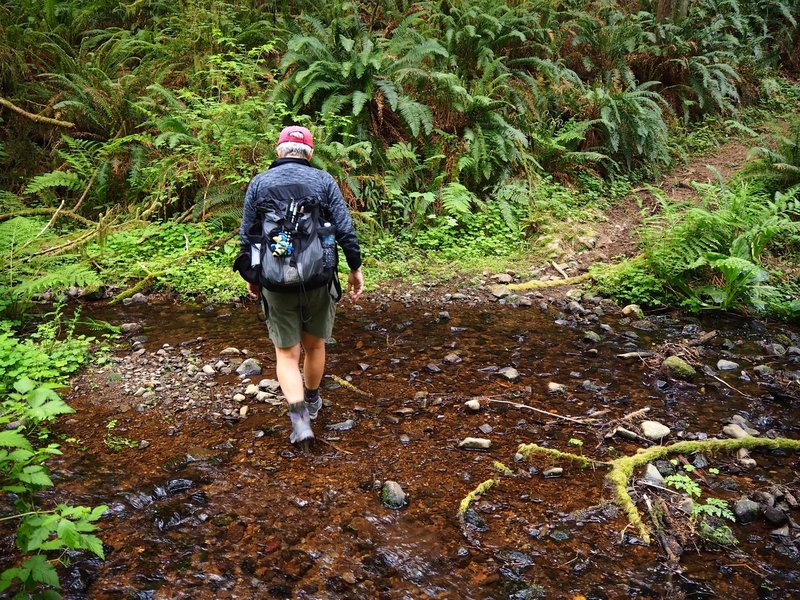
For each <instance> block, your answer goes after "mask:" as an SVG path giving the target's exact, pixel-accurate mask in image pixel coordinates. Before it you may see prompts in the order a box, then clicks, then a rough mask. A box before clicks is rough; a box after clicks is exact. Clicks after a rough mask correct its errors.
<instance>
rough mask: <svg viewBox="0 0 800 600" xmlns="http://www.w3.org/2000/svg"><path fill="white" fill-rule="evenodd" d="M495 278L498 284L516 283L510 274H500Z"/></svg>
mask: <svg viewBox="0 0 800 600" xmlns="http://www.w3.org/2000/svg"><path fill="white" fill-rule="evenodd" d="M494 278H495V281H497V283H511V282H512V281H514V278H513V277H512V276H511V275H509V274H508V273H499V274H498V275H495V276H494Z"/></svg>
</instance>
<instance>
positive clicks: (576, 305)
mask: <svg viewBox="0 0 800 600" xmlns="http://www.w3.org/2000/svg"><path fill="white" fill-rule="evenodd" d="M567 312H568V313H571V314H573V315H580V316H584V315H585V314H587V313H588V312H589V311H588V310H586V309H585V308H584V307H583V306H582V305H581V303H580V302H578V301H576V300H573V301H572V302H570V303H569V304H567Z"/></svg>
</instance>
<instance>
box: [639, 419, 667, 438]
mask: <svg viewBox="0 0 800 600" xmlns="http://www.w3.org/2000/svg"><path fill="white" fill-rule="evenodd" d="M639 427H641V428H642V434H643V435H644V437H646V438H647V439H648V440H652V441H654V442H660V441H661V440H662V439H663V438H665V437H667V436H668V435H669V434H670V429H669V427H667V426H666V425H664V424H662V423H659V422H658V421H642V422H641V423H640V424H639Z"/></svg>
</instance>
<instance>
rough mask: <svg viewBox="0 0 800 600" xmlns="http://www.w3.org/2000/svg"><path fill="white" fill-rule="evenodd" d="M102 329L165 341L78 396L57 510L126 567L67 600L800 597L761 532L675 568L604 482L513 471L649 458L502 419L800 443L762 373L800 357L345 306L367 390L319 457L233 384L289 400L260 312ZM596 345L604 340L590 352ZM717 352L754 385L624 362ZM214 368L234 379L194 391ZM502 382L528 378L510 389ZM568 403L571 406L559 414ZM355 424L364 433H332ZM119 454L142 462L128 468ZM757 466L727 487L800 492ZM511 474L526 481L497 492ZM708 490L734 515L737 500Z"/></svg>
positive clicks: (782, 468)
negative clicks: (483, 486) (644, 416)
mask: <svg viewBox="0 0 800 600" xmlns="http://www.w3.org/2000/svg"><path fill="white" fill-rule="evenodd" d="M445 308H446V310H447V311H448V312H449V314H447V313H446V312H444V309H445ZM85 314H89V315H91V316H92V317H94V318H99V319H106V320H109V321H111V322H114V323H122V322H132V321H138V322H141V323H143V324H144V336H145V337H144V338H142V339H140V340H139V341H140V344H135V343H134V344H133V345H132V346H130V345H128V344H130V343H131V342H132V340H128V341H127V342H126V345H125V346H124V347H123V348H121V351H120V353H119V355H118V356H117V358H116V360H115V362H114V363H113V365H112V366H108V367H104V368H103V369H99V370H93V371H91V372H89V373H87V374H86V375H85V376H84V377H82V378H81V379H80V380H79V381H78V382H77V388H76V389H75V390H74V392H73V393H72V395H71V398H70V401H71V403H72V404H73V406H74V407H75V408H76V409H77V411H78V412H77V414H76V415H73V418H72V419H69V420H66V421H64V423H63V424H62V425H61V427H62V428H63V431H64V432H65V433H67V434H69V435H72V436H75V437H77V438H78V440H79V441H78V442H77V443H76V444H72V445H66V446H65V455H64V457H62V458H61V459H60V461H59V462H57V463H53V467H52V468H53V470H54V471H58V472H59V477H60V479H61V480H60V481H58V482H57V486H56V489H57V493H58V495H59V498H64V497H67V498H68V499H69V501H71V502H74V503H82V504H100V503H105V504H108V505H110V510H109V512H108V514H107V515H106V517H104V519H103V521H102V526H101V537H102V539H103V540H104V542H105V545H106V553H107V559H106V561H104V562H102V563H101V562H92V561H86V560H84V559H81V558H80V557H78V560H76V561H75V562H74V563H73V566H72V567H71V568H70V570H69V573H68V577H67V587H66V589H65V593H66V595H67V597H72V598H83V597H87V598H184V597H185V598H272V597H274V598H308V599H311V598H320V599H325V598H385V599H398V600H399V599H406V598H463V599H486V598H513V599H518V600H523V599H526V598H539V597H568V598H572V597H575V598H580V597H588V598H621V597H645V598H662V597H686V598H702V597H711V596H719V597H731V598H734V597H756V596H758V595H759V594H760V595H761V596H762V597H784V596H786V595H787V594H789V593H790V592H791V590H796V589H798V587H800V583H799V582H798V581H797V579H798V572H797V568H796V561H797V556H793V555H791V552H790V551H787V550H786V549H785V548H786V546H781V545H779V544H777V543H775V542H774V541H773V540H771V538H770V536H769V530H768V528H766V527H765V525H763V524H761V523H756V524H752V525H749V526H744V527H738V528H737V535H738V536H739V538H740V540H741V542H742V543H741V544H740V546H739V547H738V549H737V550H736V551H735V552H734V553H733V554H732V553H731V552H722V551H704V552H702V553H697V552H688V553H686V554H684V557H683V559H682V560H681V563H680V565H679V567H678V568H677V569H674V568H670V567H669V566H668V565H667V564H666V561H665V559H664V557H663V555H662V554H661V551H660V549H659V548H658V547H657V545H656V544H653V545H651V546H645V545H643V544H642V542H641V541H640V540H639V539H638V538H636V537H635V535H634V534H633V531H632V530H631V529H630V528H626V521H625V520H624V518H623V517H622V516H621V515H620V513H619V511H618V510H617V509H616V507H614V506H613V505H610V504H608V503H607V502H603V501H604V500H607V499H608V498H609V494H608V492H607V490H604V487H603V476H604V472H603V471H600V470H597V471H595V470H591V469H589V470H583V471H582V470H580V469H579V468H578V467H577V466H572V465H570V464H569V463H563V462H562V463H560V464H559V466H562V467H564V473H563V476H562V477H560V478H552V479H551V478H545V477H543V476H542V472H543V471H544V470H546V469H547V468H549V467H552V466H556V463H550V462H548V461H547V460H545V459H536V460H533V461H532V462H531V463H525V462H521V461H518V460H516V459H515V453H516V449H517V446H518V445H519V444H520V443H530V442H536V443H538V444H541V445H547V446H550V447H553V448H559V449H561V450H565V451H570V450H573V451H574V450H575V442H574V440H580V442H582V445H581V452H583V453H585V454H588V455H590V456H594V457H597V458H605V457H608V456H610V455H614V454H629V453H632V452H635V450H636V448H637V447H638V446H637V445H636V444H634V443H632V442H630V441H625V440H620V439H618V438H616V437H615V438H613V439H611V440H604V439H603V438H602V433H601V431H600V430H599V428H598V427H597V425H587V424H581V423H575V422H569V421H564V420H558V419H556V418H550V417H548V416H546V415H543V414H541V413H535V412H533V411H528V410H525V409H520V408H517V407H514V406H511V405H508V404H501V403H491V402H488V401H487V398H491V399H496V400H508V401H514V402H521V403H526V404H529V405H531V406H534V407H537V408H540V409H543V410H545V411H551V412H553V413H555V414H558V415H568V416H573V417H585V416H587V415H589V414H591V413H593V412H597V411H606V412H604V413H602V414H603V415H604V416H603V418H604V419H607V420H608V421H610V420H612V419H614V418H619V417H621V416H623V415H625V414H627V413H630V412H632V411H634V410H636V409H639V408H642V407H644V406H648V407H651V411H650V413H649V415H648V418H651V419H655V420H658V421H660V422H662V423H665V424H667V425H668V426H669V427H670V428H671V429H672V431H673V437H674V438H676V439H677V438H679V437H683V438H685V439H693V438H696V437H698V436H700V437H701V438H702V437H704V436H706V435H708V436H714V435H719V433H720V431H721V427H722V425H723V424H724V423H725V421H726V419H728V418H730V417H731V416H732V415H734V414H740V415H743V416H745V417H747V418H748V419H750V420H751V421H752V422H753V423H755V424H756V425H757V426H758V427H759V428H760V429H762V431H767V430H773V433H775V434H778V435H783V436H787V437H798V429H800V421H798V416H800V408H799V407H798V406H797V404H796V403H792V402H788V403H787V402H786V401H781V400H780V399H777V400H776V399H775V398H774V396H771V395H770V394H769V393H766V392H765V390H764V388H762V387H759V382H758V381H757V380H756V378H755V377H754V375H753V373H752V367H753V366H754V365H756V364H765V363H767V362H769V363H770V364H771V366H772V368H774V369H785V370H787V371H788V370H791V369H794V370H797V369H798V368H800V367H799V366H798V364H797V357H790V356H788V357H776V356H770V357H765V351H764V348H763V345H759V343H760V342H764V341H767V340H769V339H770V335H771V333H769V332H766V331H763V330H761V329H753V328H752V327H751V326H750V325H749V324H748V323H746V322H738V321H733V320H731V321H727V322H720V321H717V322H714V321H708V322H697V321H691V322H689V321H681V322H679V321H675V320H672V319H671V318H669V317H655V318H651V319H650V323H651V324H652V325H653V326H654V327H652V329H653V330H652V331H650V330H646V329H643V328H642V326H641V324H640V325H639V327H638V328H637V327H636V326H634V325H635V324H632V323H630V322H628V321H627V320H620V319H619V318H618V317H605V316H604V317H602V319H601V321H602V322H603V323H605V324H606V325H607V327H605V328H604V329H601V328H600V327H599V322H597V321H595V322H594V323H588V324H587V323H583V324H579V325H578V324H576V323H575V322H574V320H570V318H569V317H564V318H563V319H557V320H556V321H555V324H554V315H552V314H550V315H548V314H544V313H543V312H542V311H540V310H539V309H538V308H527V309H525V308H519V309H513V308H509V307H504V306H500V305H475V306H472V305H467V304H463V305H462V304H457V303H450V304H447V305H446V306H444V305H443V306H440V307H436V306H433V305H431V306H422V307H421V306H410V307H409V306H404V305H402V304H398V303H392V302H386V303H382V304H379V303H370V302H365V303H364V304H363V305H362V307H361V309H360V310H359V309H357V308H356V307H353V306H352V305H350V304H346V305H345V304H343V305H342V306H340V311H339V316H338V317H337V318H338V322H337V328H336V332H335V336H336V339H337V343H336V344H335V345H332V346H331V347H330V348H329V356H328V373H330V374H333V375H336V376H337V377H338V378H341V379H345V380H347V381H348V382H349V383H350V384H351V385H352V386H354V388H353V387H350V386H348V385H344V386H343V385H341V384H340V383H337V380H334V379H333V378H327V379H326V383H325V389H324V390H323V395H324V399H325V408H324V409H323V411H322V412H321V414H320V417H319V419H318V420H317V421H316V422H315V427H314V429H315V431H316V433H317V437H318V438H320V440H319V441H318V442H317V443H316V445H315V446H314V448H313V449H311V450H310V451H309V452H308V453H302V452H300V451H298V450H296V449H294V448H292V447H291V446H290V445H289V443H288V419H287V418H286V416H285V414H284V413H285V409H284V408H283V407H282V406H281V405H279V404H272V403H270V402H269V399H267V400H262V401H256V400H254V398H253V397H251V396H249V397H247V398H246V399H245V400H244V401H243V402H240V401H239V400H235V399H234V395H235V394H237V393H240V392H243V391H244V389H245V387H246V384H244V383H242V381H241V379H240V378H239V377H238V376H237V375H236V373H235V372H232V373H229V374H225V371H229V370H230V368H227V369H226V365H228V366H229V367H233V368H235V363H236V362H237V361H235V360H234V361H231V360H230V357H229V356H224V355H222V354H221V353H222V351H223V349H225V348H227V347H229V346H234V347H236V348H239V349H247V350H248V352H249V355H250V356H255V357H256V358H258V359H260V360H261V361H262V364H263V366H264V373H263V375H262V376H257V377H254V382H256V383H257V382H258V380H259V379H261V377H266V378H272V377H274V368H273V365H274V361H273V359H272V353H271V349H270V347H269V345H268V343H267V339H266V336H265V332H264V327H263V324H261V323H259V322H258V320H257V319H256V311H255V307H254V306H250V307H246V308H243V309H228V308H217V309H214V310H206V311H204V310H201V309H199V308H197V307H188V306H180V305H133V306H130V307H126V308H122V307H120V308H109V307H87V308H86V309H85ZM561 316H563V315H561ZM587 329H593V330H595V331H596V332H598V333H600V334H601V335H602V336H603V339H602V341H600V342H599V343H596V342H590V341H586V340H584V338H583V334H584V332H585V331H586V330H587ZM711 329H716V330H718V331H719V335H718V336H717V337H716V338H714V340H712V341H711V342H709V343H708V344H707V345H706V347H704V348H697V350H699V352H700V354H701V355H700V359H701V360H702V361H703V362H705V363H706V364H708V365H709V366H711V367H713V368H715V369H716V362H717V360H718V358H722V357H729V358H730V357H735V358H736V360H737V361H739V362H740V363H741V365H742V369H744V370H745V372H746V373H748V374H749V375H750V377H751V378H752V380H750V381H746V380H744V379H743V378H742V376H741V375H740V371H737V372H735V374H730V373H722V372H717V371H716V370H715V371H714V373H713V377H712V376H711V375H708V376H705V375H700V376H698V377H697V378H696V380H695V381H694V382H693V383H685V382H679V381H677V380H673V379H670V378H669V377H667V376H665V375H662V374H659V373H658V372H657V370H655V369H654V368H652V367H653V365H648V364H646V363H645V361H642V360H625V359H621V358H618V357H617V355H618V354H620V353H622V352H628V351H632V350H634V349H635V350H641V351H647V350H651V349H652V348H653V347H655V346H659V345H663V344H665V343H674V344H677V343H679V342H682V341H683V342H685V341H686V340H688V339H692V338H694V337H696V336H697V335H699V334H700V332H702V331H710V330H711ZM198 338H199V339H198ZM135 339H136V338H134V340H135ZM725 348H730V349H731V350H730V351H727V350H726V349H725ZM220 361H221V362H220ZM206 364H210V365H212V366H213V365H216V368H217V371H218V373H217V375H214V376H211V377H205V376H203V375H200V374H197V370H199V369H200V368H202V367H203V366H204V365H206ZM190 365H194V367H190ZM505 367H514V368H515V369H516V370H517V371H518V373H519V377H518V378H511V379H509V378H507V377H504V376H503V375H502V374H501V373H500V370H501V369H503V368H505ZM550 382H556V383H561V384H563V385H565V386H566V393H563V394H550V393H548V383H550ZM142 390H146V391H145V392H142ZM473 397H484V398H483V400H482V403H483V404H482V408H481V410H480V411H476V412H473V411H471V410H468V409H467V408H466V407H465V406H464V402H465V401H466V400H468V399H470V398H473ZM243 405H247V409H246V415H244V416H241V415H242V414H243V413H242V406H243ZM112 419H113V420H114V421H115V427H114V428H113V430H110V429H109V428H108V427H107V425H108V423H109V422H110V421H111V420H112ZM348 420H351V421H352V428H348V427H347V426H345V425H342V426H341V427H340V429H342V430H341V431H340V430H336V429H332V428H330V426H332V425H336V424H343V423H346V422H347V421H348ZM109 435H113V436H116V439H117V441H119V439H127V440H133V441H136V442H139V441H141V440H145V441H146V444H145V445H146V447H144V448H138V449H131V448H126V447H122V448H114V447H113V444H110V441H112V442H113V438H109ZM468 436H472V437H476V436H477V437H485V438H489V439H491V440H492V447H491V449H490V450H488V451H467V450H462V449H459V448H458V442H459V441H460V440H462V439H463V438H465V437H468ZM570 440H572V443H570ZM112 450H117V451H112ZM757 458H758V466H757V467H756V468H755V469H752V470H750V471H743V470H742V469H739V468H737V467H736V465H735V462H734V461H733V460H732V459H730V458H729V457H724V458H721V459H720V461H721V462H718V463H715V465H716V466H717V467H718V468H719V470H720V471H721V474H720V476H719V480H720V481H722V480H723V479H724V480H726V481H727V480H733V484H731V485H734V486H738V487H737V488H736V489H739V488H741V489H745V488H746V487H747V486H748V485H749V486H750V487H764V486H767V485H768V484H770V483H771V482H774V483H780V482H782V483H788V482H791V481H792V479H793V478H794V477H795V475H794V474H793V473H792V468H793V467H794V468H796V466H797V464H796V462H795V459H794V458H793V457H773V456H757ZM495 461H499V462H501V463H503V464H504V465H506V466H507V467H509V468H510V469H511V470H512V471H513V475H500V474H499V473H498V472H497V470H496V468H495V466H494V463H495ZM490 478H499V479H500V480H501V481H500V484H499V485H497V486H496V487H494V488H492V489H491V490H490V491H489V492H487V493H486V494H484V495H483V497H482V498H479V499H477V500H476V501H475V502H473V504H472V508H471V510H470V511H469V512H468V513H467V515H466V517H465V522H464V525H463V527H464V529H463V530H462V525H461V524H460V523H459V520H458V518H457V516H456V513H457V509H458V506H459V503H460V501H461V499H462V498H464V496H466V495H467V494H468V493H469V492H470V491H471V490H472V489H474V488H475V487H476V486H477V485H478V484H480V483H481V482H483V481H485V480H487V479H490ZM386 480H393V481H397V482H398V483H399V484H400V485H401V486H402V487H403V489H404V490H405V492H406V493H407V494H408V505H407V506H406V507H405V508H403V509H401V510H393V509H390V508H386V507H385V506H384V505H383V504H382V502H381V498H380V490H381V484H382V483H383V482H384V481H386ZM712 485H715V486H716V489H715V490H714V493H718V494H719V495H720V497H726V498H729V499H735V498H736V497H737V496H736V494H735V493H727V492H725V491H724V489H723V488H724V486H722V487H721V486H719V485H717V484H715V483H713V482H712ZM725 489H727V488H725ZM795 518H796V515H795ZM778 548H783V549H784V550H781V551H779V550H778Z"/></svg>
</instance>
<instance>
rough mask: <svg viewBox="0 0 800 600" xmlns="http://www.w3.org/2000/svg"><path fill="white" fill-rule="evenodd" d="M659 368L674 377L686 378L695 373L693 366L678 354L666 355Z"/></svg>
mask: <svg viewBox="0 0 800 600" xmlns="http://www.w3.org/2000/svg"><path fill="white" fill-rule="evenodd" d="M661 368H662V369H663V370H666V371H667V372H669V373H671V374H672V375H674V376H676V377H681V378H686V379H688V378H690V377H694V376H695V375H696V374H697V371H695V370H694V367H692V366H691V365H690V364H689V363H687V362H686V361H685V360H683V359H682V358H680V357H678V356H669V357H667V358H666V359H665V360H664V362H663V363H661Z"/></svg>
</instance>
